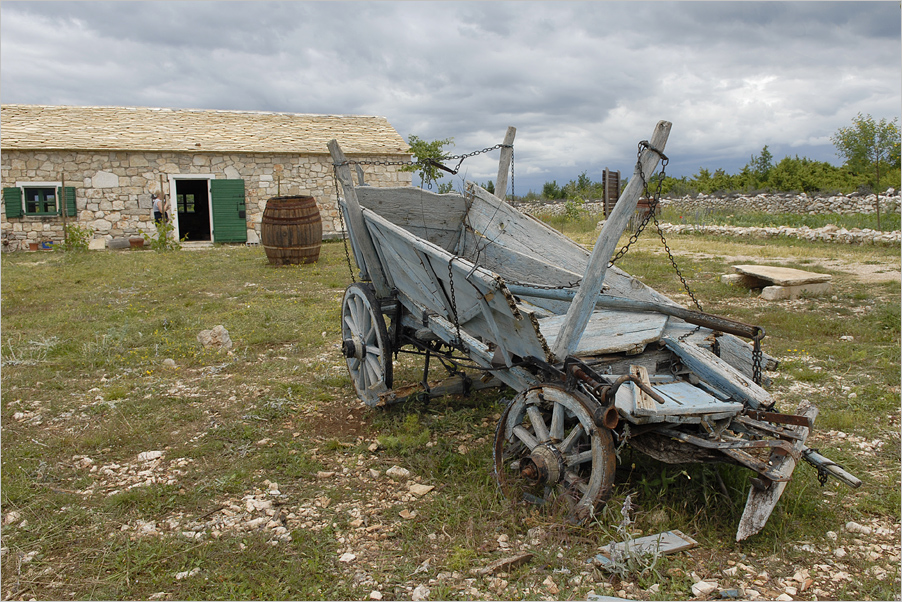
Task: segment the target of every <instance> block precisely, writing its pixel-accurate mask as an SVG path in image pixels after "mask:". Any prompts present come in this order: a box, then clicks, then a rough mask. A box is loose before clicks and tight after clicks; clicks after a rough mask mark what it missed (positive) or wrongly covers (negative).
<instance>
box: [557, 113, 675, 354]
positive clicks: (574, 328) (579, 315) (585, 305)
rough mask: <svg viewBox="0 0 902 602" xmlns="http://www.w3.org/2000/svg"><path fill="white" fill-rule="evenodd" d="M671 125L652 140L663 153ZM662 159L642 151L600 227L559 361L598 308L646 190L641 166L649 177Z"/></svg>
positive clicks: (564, 329) (559, 341)
mask: <svg viewBox="0 0 902 602" xmlns="http://www.w3.org/2000/svg"><path fill="white" fill-rule="evenodd" d="M671 125H672V124H671V123H670V122H669V121H659V122H658V125H657V126H656V127H655V131H654V133H653V134H652V136H651V141H650V142H649V144H650V146H651V147H652V148H656V149H658V150H659V151H662V152H663V150H664V146H665V145H666V144H667V137H668V136H669V135H670V128H671ZM659 158H660V157H659V156H658V153H656V152H654V151H652V150H649V149H645V150H643V151H642V155H641V157H640V159H639V165H637V166H636V169H635V171H634V172H633V177H631V178H630V181H629V183H628V184H627V185H626V189H624V191H623V194H622V195H621V196H620V198H619V199H618V200H617V204H616V205H614V210H613V211H611V215H610V217H608V219H607V221H605V223H604V226H602V228H601V234H599V235H598V241H596V243H595V248H594V249H592V255H591V256H590V257H589V265H588V266H587V267H586V273H585V275H584V276H583V279H582V281H581V282H580V285H579V289H578V290H577V292H576V296H575V297H574V298H573V302H572V303H571V304H570V309H568V310H567V316H566V317H565V318H564V323H563V325H562V326H561V330H560V333H559V334H558V338H557V341H555V344H554V349H553V350H552V352H553V353H554V355H555V357H557V358H558V360H559V361H560V360H563V359H564V358H565V357H567V356H568V355H570V354H571V353H573V351H574V350H575V349H576V346H577V345H579V340H580V338H581V337H582V336H583V331H584V330H585V328H586V324H588V323H589V318H591V317H592V311H593V310H594V309H595V301H596V299H597V298H598V294H599V293H600V292H601V285H602V284H603V283H604V277H605V274H606V272H607V270H608V263H609V262H610V261H611V256H612V255H613V254H614V249H615V248H616V247H617V243H618V242H619V241H620V235H621V234H623V231H624V230H625V229H626V227H627V225H628V224H629V221H630V217H632V215H633V213H634V212H635V211H636V205H637V204H638V203H639V197H640V196H641V195H642V193H643V192H645V191H644V188H643V185H642V177H641V175H640V171H639V169H640V166H641V170H642V171H641V174H644V175H645V179H646V180H648V178H650V177H651V175H652V173H654V170H655V168H656V167H657V166H658V159H659Z"/></svg>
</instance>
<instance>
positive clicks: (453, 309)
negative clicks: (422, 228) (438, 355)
mask: <svg viewBox="0 0 902 602" xmlns="http://www.w3.org/2000/svg"><path fill="white" fill-rule="evenodd" d="M455 259H457V255H454V256H452V257H451V259H450V260H449V261H448V283H449V285H450V288H451V313H453V314H454V329H455V330H456V331H457V340H456V341H453V342H452V344H451V346H452V347H457V348H458V349H460V350H461V351H464V352H466V351H467V350H466V348H465V347H464V345H463V338H462V337H461V336H460V321H459V320H458V319H457V298H456V297H455V295H454V272H453V271H452V269H451V266H452V265H453V264H454V260H455ZM468 355H469V353H468Z"/></svg>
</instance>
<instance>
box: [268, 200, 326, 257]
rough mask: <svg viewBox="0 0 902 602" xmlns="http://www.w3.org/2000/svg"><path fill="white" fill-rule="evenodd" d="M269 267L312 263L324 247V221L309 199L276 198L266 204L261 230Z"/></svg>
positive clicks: (313, 202) (314, 202) (314, 203)
mask: <svg viewBox="0 0 902 602" xmlns="http://www.w3.org/2000/svg"><path fill="white" fill-rule="evenodd" d="M260 234H261V237H260V238H261V242H262V243H263V249H264V250H265V251H266V256H267V257H268V258H269V263H271V264H273V265H289V264H298V263H314V262H316V261H317V260H318V259H319V251H320V247H321V246H322V244H323V220H322V217H320V214H319V208H318V207H317V206H316V199H314V198H313V197H312V196H277V197H273V198H271V199H269V200H268V201H266V208H265V209H264V210H263V221H262V222H261V228H260Z"/></svg>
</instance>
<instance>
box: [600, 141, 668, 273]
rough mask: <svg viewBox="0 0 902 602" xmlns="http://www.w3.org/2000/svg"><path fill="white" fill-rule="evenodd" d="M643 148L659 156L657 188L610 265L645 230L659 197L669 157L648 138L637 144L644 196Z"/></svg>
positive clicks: (637, 158)
mask: <svg viewBox="0 0 902 602" xmlns="http://www.w3.org/2000/svg"><path fill="white" fill-rule="evenodd" d="M645 149H649V150H651V151H654V152H655V153H657V154H658V156H659V157H661V175H660V177H659V178H658V188H657V190H655V194H654V196H653V198H654V202H653V203H652V204H651V205H650V207H649V212H648V213H646V214H645V217H643V218H642V221H641V222H640V223H639V227H638V228H636V231H635V232H634V233H633V234H632V236H630V238H629V240H628V241H627V243H626V244H625V245H624V246H623V248H621V249H620V250H619V251H617V254H616V255H614V258H613V259H611V265H614V263H616V262H617V260H618V259H620V258H621V257H623V256H624V255H626V252H627V251H629V249H630V245H632V244H633V243H634V242H636V241H637V240H639V235H640V234H642V231H643V230H645V226H647V225H648V221H649V220H650V219H651V216H652V215H654V213H655V211H656V209H657V207H658V201H659V200H660V199H661V191H662V187H663V186H664V175H665V172H666V170H667V164H668V163H669V162H670V159H668V158H667V156H666V155H665V154H664V153H662V152H661V151H659V150H658V149H656V148H652V147H651V146H650V145H649V143H648V140H643V141H641V142H640V143H639V144H638V149H637V150H636V168H637V169H638V171H639V178H640V179H641V180H642V187H643V189H644V190H645V198H649V196H651V195H649V193H648V182H647V181H646V180H645V173H644V172H643V171H642V151H643V150H645Z"/></svg>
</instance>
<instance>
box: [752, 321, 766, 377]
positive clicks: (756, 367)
mask: <svg viewBox="0 0 902 602" xmlns="http://www.w3.org/2000/svg"><path fill="white" fill-rule="evenodd" d="M763 338H764V330H762V329H760V328H759V329H758V334H756V335H755V337H754V338H753V339H752V341H753V347H752V380H753V381H755V384H756V385H758V386H761V360H762V356H763V355H764V353H763V352H762V351H761V339H763Z"/></svg>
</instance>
